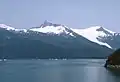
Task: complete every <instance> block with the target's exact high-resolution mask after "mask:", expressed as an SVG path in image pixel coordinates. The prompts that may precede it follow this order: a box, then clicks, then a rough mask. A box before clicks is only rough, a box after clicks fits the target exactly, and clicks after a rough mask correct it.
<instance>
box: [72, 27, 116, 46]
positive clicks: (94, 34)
mask: <svg viewBox="0 0 120 82" xmlns="http://www.w3.org/2000/svg"><path fill="white" fill-rule="evenodd" d="M99 28H100V26H95V27H90V28H86V29H72V30H73V31H74V32H76V33H77V34H79V35H81V36H83V37H85V38H87V39H88V40H90V41H92V42H95V43H98V44H100V45H105V46H107V47H108V48H112V47H111V46H110V45H108V44H107V43H103V42H100V41H98V39H97V38H98V37H99V36H102V37H103V36H106V33H104V32H103V31H97V29H99ZM103 29H104V30H106V31H108V32H110V33H112V34H113V33H114V32H112V31H109V30H107V29H105V28H103Z"/></svg>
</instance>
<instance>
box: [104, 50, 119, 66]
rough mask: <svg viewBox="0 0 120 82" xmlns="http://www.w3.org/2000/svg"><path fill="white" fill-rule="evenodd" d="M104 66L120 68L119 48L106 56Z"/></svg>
mask: <svg viewBox="0 0 120 82" xmlns="http://www.w3.org/2000/svg"><path fill="white" fill-rule="evenodd" d="M105 67H107V68H120V49H118V50H116V51H115V52H113V53H112V54H111V55H110V56H108V58H107V60H106V63H105Z"/></svg>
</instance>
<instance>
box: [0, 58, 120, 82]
mask: <svg viewBox="0 0 120 82" xmlns="http://www.w3.org/2000/svg"><path fill="white" fill-rule="evenodd" d="M104 63H105V60H103V59H79V60H7V61H4V62H2V61H1V62H0V82H120V72H119V71H114V70H107V69H105V68H104V67H103V65H104Z"/></svg>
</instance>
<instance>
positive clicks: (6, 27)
mask: <svg viewBox="0 0 120 82" xmlns="http://www.w3.org/2000/svg"><path fill="white" fill-rule="evenodd" d="M0 28H5V29H7V30H15V28H13V27H10V26H7V25H5V24H0Z"/></svg>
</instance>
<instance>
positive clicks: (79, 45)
mask: <svg viewBox="0 0 120 82" xmlns="http://www.w3.org/2000/svg"><path fill="white" fill-rule="evenodd" d="M39 28H40V27H38V29H39ZM65 30H66V31H67V32H69V33H68V34H66V33H60V34H55V33H53V34H50V33H43V32H38V31H32V30H30V29H29V30H27V32H24V31H23V32H21V31H17V32H16V31H15V30H8V29H6V28H0V57H1V58H2V57H5V58H36V57H38V58H81V57H89V58H94V57H98V58H100V57H102V58H104V57H106V56H108V55H109V54H110V53H112V50H111V49H109V48H107V47H106V46H100V45H98V44H96V43H94V42H91V41H89V40H87V39H86V38H84V37H82V36H80V35H79V34H77V33H75V32H74V31H72V30H71V29H65ZM70 33H72V34H73V35H74V37H73V36H71V35H69V34H70ZM66 36H67V37H66Z"/></svg>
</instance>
